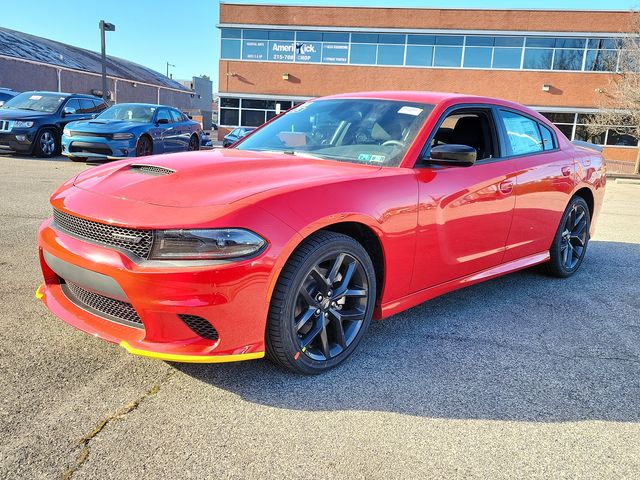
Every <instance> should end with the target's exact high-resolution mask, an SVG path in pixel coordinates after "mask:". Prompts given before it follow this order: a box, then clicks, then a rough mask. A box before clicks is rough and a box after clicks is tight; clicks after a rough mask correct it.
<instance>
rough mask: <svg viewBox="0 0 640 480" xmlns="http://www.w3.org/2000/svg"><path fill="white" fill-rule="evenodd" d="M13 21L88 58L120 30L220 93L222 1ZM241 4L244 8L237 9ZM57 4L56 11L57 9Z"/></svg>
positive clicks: (539, 3) (529, 3)
mask: <svg viewBox="0 0 640 480" xmlns="http://www.w3.org/2000/svg"><path fill="white" fill-rule="evenodd" d="M639 2H640V0H608V1H602V0H599V1H595V0H563V1H562V2H559V1H558V0H447V1H446V2H444V1H443V0H440V1H432V0H395V1H394V2H393V6H407V7H442V6H445V5H446V6H447V7H450V8H465V7H468V8H473V7H480V8H567V9H583V10H587V9H593V10H597V9H610V10H629V9H632V8H638V6H639ZM23 3H24V6H23V7H19V8H17V9H13V12H14V13H13V14H12V15H6V14H5V15H2V18H1V19H0V25H1V26H3V27H6V28H11V29H14V30H19V31H21V32H25V33H30V34H33V35H38V36H41V37H45V38H50V39H52V40H57V41H60V42H64V43H68V44H71V45H75V46H78V47H82V48H86V49H89V50H94V51H99V50H100V36H99V32H98V22H99V20H100V19H104V20H106V21H108V22H111V23H114V24H115V25H116V31H115V32H109V33H107V52H108V53H109V54H110V55H114V56H116V57H121V58H125V59H127V60H131V61H133V62H136V63H140V64H142V65H145V66H147V67H150V68H153V69H154V70H157V71H159V72H163V73H164V72H165V71H166V62H169V63H172V64H175V67H171V69H170V72H172V73H173V76H174V78H191V77H192V76H194V75H202V74H207V75H209V76H210V77H212V79H213V80H214V88H216V87H217V74H218V57H219V40H218V31H217V29H216V28H215V25H216V24H217V23H218V14H219V9H220V5H219V2H218V1H217V0H183V1H179V2H174V1H168V0H102V1H99V2H98V1H91V0H84V1H81V0H63V1H60V2H54V3H52V2H51V0H25V1H24V2H23ZM236 3H239V2H236ZM242 3H269V4H279V5H283V4H286V5H297V4H302V5H340V6H348V5H360V6H362V5H365V6H389V5H390V3H389V1H388V0H387V1H382V0H341V1H340V2H330V1H326V0H325V1H322V0H298V1H291V0H278V1H268V0H267V1H249V0H245V1H243V2H242ZM54 4H55V7H54V6H53V5H54Z"/></svg>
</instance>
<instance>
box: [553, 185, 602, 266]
mask: <svg viewBox="0 0 640 480" xmlns="http://www.w3.org/2000/svg"><path fill="white" fill-rule="evenodd" d="M590 226H591V215H590V213H589V206H588V205H587V202H586V201H585V200H584V199H583V198H582V197H573V198H572V199H571V200H570V201H569V204H568V205H567V208H566V209H565V211H564V213H563V214H562V218H561V220H560V225H559V226H558V231H557V232H556V235H555V237H554V238H553V243H552V244H551V248H550V249H549V254H550V256H551V259H550V260H549V262H547V263H546V264H545V270H546V272H547V273H548V274H549V275H552V276H554V277H559V278H566V277H570V276H571V275H573V274H574V273H576V272H577V271H578V268H580V265H581V264H582V261H583V260H584V256H585V254H586V253H587V246H588V244H589V227H590Z"/></svg>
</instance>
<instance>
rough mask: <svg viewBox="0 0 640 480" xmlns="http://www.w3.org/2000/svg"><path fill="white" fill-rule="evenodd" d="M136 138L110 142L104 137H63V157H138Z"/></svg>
mask: <svg viewBox="0 0 640 480" xmlns="http://www.w3.org/2000/svg"><path fill="white" fill-rule="evenodd" d="M136 142H137V140H136V139H135V138H132V139H130V140H109V139H107V138H104V137H92V136H86V137H85V136H78V135H74V136H73V137H65V136H63V137H62V155H64V156H65V157H69V158H91V159H96V160H122V159H124V158H130V157H135V156H136Z"/></svg>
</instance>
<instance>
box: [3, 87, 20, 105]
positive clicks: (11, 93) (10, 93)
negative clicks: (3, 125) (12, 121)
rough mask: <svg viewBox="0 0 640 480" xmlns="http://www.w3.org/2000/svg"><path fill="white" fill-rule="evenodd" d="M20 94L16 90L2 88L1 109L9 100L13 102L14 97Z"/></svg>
mask: <svg viewBox="0 0 640 480" xmlns="http://www.w3.org/2000/svg"><path fill="white" fill-rule="evenodd" d="M19 93H20V92H16V91H15V90H11V89H10V88H2V87H0V107H1V106H2V105H4V103H5V102H6V101H7V100H11V99H12V98H13V97H15V96H16V95H18V94H19Z"/></svg>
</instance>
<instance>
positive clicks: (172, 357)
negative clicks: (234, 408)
mask: <svg viewBox="0 0 640 480" xmlns="http://www.w3.org/2000/svg"><path fill="white" fill-rule="evenodd" d="M120 346H121V347H122V348H124V349H125V350H126V351H127V352H129V353H131V354H133V355H140V356H141V357H149V358H157V359H158V360H165V361H167V362H183V363H227V362H240V361H242V360H256V359H258V358H262V357H264V352H254V353H240V354H238V355H179V354H176V353H160V352H152V351H150V350H141V349H139V348H134V347H132V346H131V345H129V344H128V343H127V342H126V341H124V340H123V341H121V342H120Z"/></svg>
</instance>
